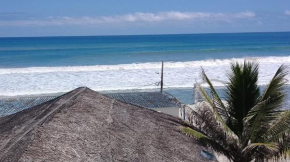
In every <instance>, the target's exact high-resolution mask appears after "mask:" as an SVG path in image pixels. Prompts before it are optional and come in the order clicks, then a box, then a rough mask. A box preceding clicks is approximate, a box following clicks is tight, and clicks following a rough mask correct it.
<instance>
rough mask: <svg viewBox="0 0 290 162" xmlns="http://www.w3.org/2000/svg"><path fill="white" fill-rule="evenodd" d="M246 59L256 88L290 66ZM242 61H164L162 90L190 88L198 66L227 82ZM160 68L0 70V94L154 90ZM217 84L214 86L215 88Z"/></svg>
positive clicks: (269, 59)
mask: <svg viewBox="0 0 290 162" xmlns="http://www.w3.org/2000/svg"><path fill="white" fill-rule="evenodd" d="M247 59H248V60H255V61H258V62H259V63H260V76H259V84H260V85H264V84H267V83H268V82H269V80H270V79H271V78H272V77H273V75H274V73H275V72H276V70H277V68H278V67H279V66H280V65H281V64H282V63H284V64H286V65H288V66H290V56H289V57H263V58H247ZM243 60H244V59H243V58H238V59H224V60H219V59H216V60H202V61H188V62H166V63H165V66H164V67H165V68H164V84H165V87H171V88H175V87H192V86H193V84H194V82H195V81H197V82H199V81H201V80H200V67H201V66H202V67H203V68H204V69H205V71H206V73H207V75H208V76H209V77H210V78H211V79H217V80H222V81H227V77H226V72H227V71H228V70H229V64H230V63H231V62H233V61H237V62H242V61H243ZM160 68H161V63H140V64H137V63H135V64H122V65H96V66H71V67H30V68H10V69H0V95H2V96H3V95H4V96H14V95H26V94H43V93H58V92H67V91H69V90H72V89H74V88H77V87H80V86H87V87H90V88H92V89H94V90H124V89H147V88H156V87H157V86H156V85H155V84H154V83H157V82H159V81H160ZM287 79H288V80H290V77H289V76H287ZM219 84H220V83H216V85H219Z"/></svg>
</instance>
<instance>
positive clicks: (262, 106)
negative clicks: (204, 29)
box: [244, 65, 288, 142]
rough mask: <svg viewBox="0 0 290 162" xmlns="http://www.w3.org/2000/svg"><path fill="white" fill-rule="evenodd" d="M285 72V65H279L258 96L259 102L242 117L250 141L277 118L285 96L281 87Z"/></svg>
mask: <svg viewBox="0 0 290 162" xmlns="http://www.w3.org/2000/svg"><path fill="white" fill-rule="evenodd" d="M287 74H288V71H287V69H286V66H284V65H282V66H280V68H279V69H278V70H277V72H276V74H275V75H274V77H273V79H272V80H271V82H270V84H269V85H268V86H267V88H266V90H265V91H264V93H263V95H262V96H261V97H260V98H259V101H260V102H259V103H258V104H257V105H256V106H255V107H253V108H252V109H251V110H250V111H249V113H248V115H247V117H246V118H245V119H244V121H245V122H246V123H247V126H248V127H249V128H247V130H248V131H249V132H247V134H248V135H249V137H250V138H249V139H250V140H251V141H252V142H255V141H256V140H257V139H258V138H260V137H261V136H263V135H264V133H265V132H266V131H267V130H268V129H269V128H270V126H271V123H272V122H273V121H274V120H277V119H278V118H279V115H280V113H281V106H282V103H283V101H284V98H285V93H283V89H284V85H285V83H286V81H285V79H284V78H285V76H286V75H287Z"/></svg>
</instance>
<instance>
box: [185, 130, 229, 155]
mask: <svg viewBox="0 0 290 162" xmlns="http://www.w3.org/2000/svg"><path fill="white" fill-rule="evenodd" d="M182 131H183V132H184V133H185V134H187V135H188V136H191V137H193V138H195V139H197V140H198V141H201V142H203V143H204V144H206V145H207V146H209V147H210V148H212V149H213V150H214V151H216V152H217V153H221V154H223V155H225V156H226V157H227V158H229V159H232V156H231V154H230V152H231V150H226V149H225V147H224V146H221V145H220V144H219V143H217V142H216V141H215V140H214V139H211V138H210V137H208V136H207V135H205V134H203V133H201V132H199V131H196V130H194V129H191V128H189V127H183V128H182Z"/></svg>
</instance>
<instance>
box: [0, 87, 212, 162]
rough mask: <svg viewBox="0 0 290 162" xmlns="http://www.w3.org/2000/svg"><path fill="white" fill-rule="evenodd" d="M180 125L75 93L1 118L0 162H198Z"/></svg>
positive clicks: (80, 91) (178, 121)
mask: <svg viewBox="0 0 290 162" xmlns="http://www.w3.org/2000/svg"><path fill="white" fill-rule="evenodd" d="M184 126H188V124H187V123H185V122H183V121H182V120H181V119H179V118H176V117H173V116H170V115H167V114H163V113H159V112H156V111H154V110H149V109H147V108H142V107H138V106H133V105H130V104H126V103H123V102H119V101H117V100H114V99H112V98H109V97H106V96H104V95H102V94H100V93H97V92H95V91H92V90H90V89H88V88H78V89H76V90H74V91H71V92H69V93H67V94H65V95H63V96H60V97H58V98H56V99H53V100H50V101H48V102H45V103H43V104H41V105H38V106H36V107H33V108H30V109H26V110H24V111H21V112H18V113H16V114H13V115H9V116H5V117H2V118H0V161H1V162H5V161H9V162H12V161H98V162H102V161H104V162H107V161H142V162H143V161H156V162H157V161H170V162H171V161H184V162H186V161H188V162H189V161H198V162H206V161H208V160H206V159H205V158H203V157H202V156H201V155H200V152H201V150H202V149H203V147H202V146H201V145H200V143H199V142H197V141H196V140H194V139H192V138H190V137H188V136H186V135H184V133H183V132H182V131H181V128H182V127H184Z"/></svg>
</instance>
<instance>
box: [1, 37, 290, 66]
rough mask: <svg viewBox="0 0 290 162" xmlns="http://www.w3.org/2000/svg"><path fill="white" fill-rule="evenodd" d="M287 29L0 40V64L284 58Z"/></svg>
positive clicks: (288, 46) (288, 49)
mask: <svg viewBox="0 0 290 162" xmlns="http://www.w3.org/2000/svg"><path fill="white" fill-rule="evenodd" d="M289 54H290V32H283V33H237V34H188V35H147V36H90V37H37V38H0V68H13V67H43V66H44V67H47V66H49V67H54V66H85V65H116V64H131V63H146V62H159V61H174V62H175V61H181V62H183V61H195V60H208V59H229V58H243V57H265V56H289Z"/></svg>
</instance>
